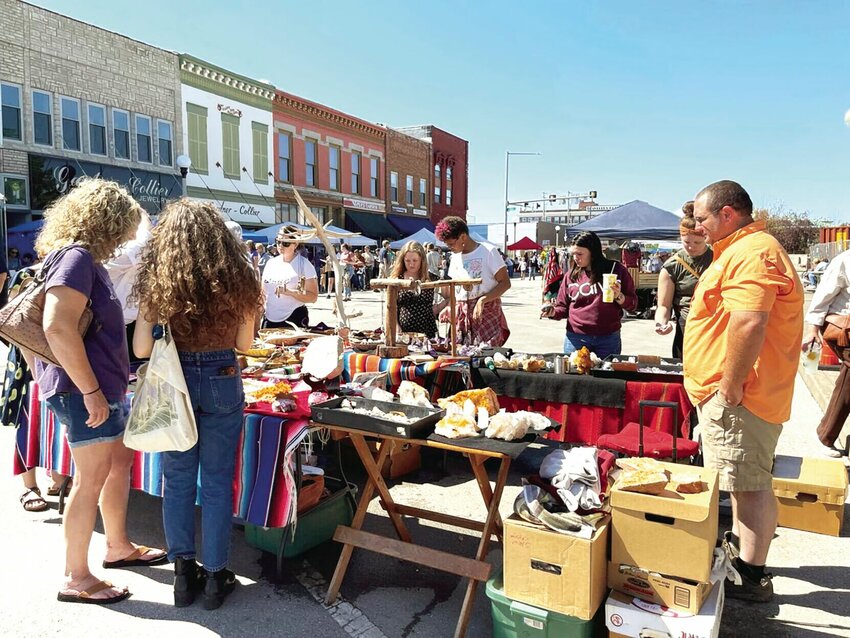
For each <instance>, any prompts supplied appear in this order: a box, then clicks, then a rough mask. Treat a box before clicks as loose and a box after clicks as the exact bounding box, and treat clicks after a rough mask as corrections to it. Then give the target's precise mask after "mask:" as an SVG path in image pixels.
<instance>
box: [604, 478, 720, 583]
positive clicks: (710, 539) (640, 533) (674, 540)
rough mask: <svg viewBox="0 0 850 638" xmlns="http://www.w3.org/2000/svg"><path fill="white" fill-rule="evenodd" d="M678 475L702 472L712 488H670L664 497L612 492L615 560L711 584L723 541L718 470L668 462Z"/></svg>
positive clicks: (660, 495) (613, 490) (616, 490)
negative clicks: (692, 490)
mask: <svg viewBox="0 0 850 638" xmlns="http://www.w3.org/2000/svg"><path fill="white" fill-rule="evenodd" d="M662 465H664V466H665V468H666V469H667V470H668V471H669V472H670V474H671V476H675V475H676V474H681V473H685V472H686V473H688V474H695V473H698V474H699V475H700V476H701V477H702V480H703V482H704V483H705V484H706V486H707V488H708V489H707V490H706V491H704V492H701V493H699V494H679V493H678V492H675V491H673V490H672V489H670V488H669V487H668V489H666V490H665V491H664V492H662V493H661V494H659V495H658V496H654V495H651V494H639V493H637V492H624V491H622V490H619V489H618V488H617V486H616V484H615V485H614V487H613V489H612V490H611V515H612V520H611V560H612V561H613V562H615V563H617V564H623V565H635V566H637V567H640V568H641V569H645V570H647V571H652V572H658V573H659V574H665V575H667V576H674V577H678V578H685V579H688V580H693V581H697V582H703V583H705V582H708V581H709V580H711V563H712V557H713V553H714V545H715V542H716V540H717V518H718V489H717V472H715V471H714V470H710V469H706V468H702V467H690V466H682V465H677V464H674V463H662Z"/></svg>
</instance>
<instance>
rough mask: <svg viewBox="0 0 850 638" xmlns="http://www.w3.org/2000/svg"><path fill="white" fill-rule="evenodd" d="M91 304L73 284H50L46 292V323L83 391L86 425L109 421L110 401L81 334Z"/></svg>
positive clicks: (59, 355) (54, 347)
mask: <svg viewBox="0 0 850 638" xmlns="http://www.w3.org/2000/svg"><path fill="white" fill-rule="evenodd" d="M87 304H88V297H86V295H84V294H83V293H82V292H80V291H79V290H75V289H74V288H71V287H69V286H54V287H52V288H50V289H49V290H48V291H47V292H46V293H45V296H44V315H43V323H42V327H43V328H44V336H45V337H46V338H47V343H48V345H49V346H50V349H51V350H52V351H53V355H54V356H55V357H56V360H57V361H58V362H59V365H60V367H61V368H63V369H64V370H65V372H66V374H67V375H68V377H69V378H70V379H71V381H72V382H73V384H74V385H75V386H76V387H77V389H78V390H79V391H80V393H81V394H82V395H83V402H84V403H85V406H86V410H88V413H89V418H88V419H86V425H88V426H89V427H93V428H94V427H97V426H99V425H101V424H102V423H103V422H104V421H106V419H107V417H108V416H109V404H108V403H107V402H106V397H105V396H104V395H103V392H102V391H101V390H100V383H99V382H98V380H97V377H96V376H95V374H94V370H92V367H91V363H89V358H88V355H87V354H86V347H85V345H84V344H83V338H82V337H81V336H80V331H79V325H80V317H81V316H82V314H83V310H85V308H86V305H87Z"/></svg>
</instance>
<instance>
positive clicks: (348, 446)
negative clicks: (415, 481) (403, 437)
mask: <svg viewBox="0 0 850 638" xmlns="http://www.w3.org/2000/svg"><path fill="white" fill-rule="evenodd" d="M366 444H367V445H368V446H369V449H370V450H371V451H372V456H373V457H375V458H376V459H377V457H378V451H379V450H380V446H382V445H390V446H392V447H391V448H390V455H389V457H387V462H386V463H385V464H384V467H382V468H381V476H383V477H384V478H385V479H387V478H389V479H396V478H399V477H400V476H404V475H406V474H410V473H411V472H415V471H416V470H418V469H419V468H420V467H422V457H421V456H420V446H418V445H411V444H410V443H403V442H401V441H383V442H378V441H375V440H374V439H367V440H366ZM343 445H344V448H343V449H344V450H347V452H346V454H348V455H350V456H349V457H348V458H352V457H354V458H356V456H357V455H356V453H355V451H354V446H353V445H352V443H351V440H350V439H348V438H347V437H346V439H344V441H343ZM354 462H356V463H359V460H358V461H354Z"/></svg>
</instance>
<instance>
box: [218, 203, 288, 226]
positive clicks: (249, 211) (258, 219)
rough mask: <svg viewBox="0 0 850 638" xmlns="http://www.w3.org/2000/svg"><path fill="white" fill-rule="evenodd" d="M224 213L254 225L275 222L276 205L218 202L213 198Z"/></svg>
mask: <svg viewBox="0 0 850 638" xmlns="http://www.w3.org/2000/svg"><path fill="white" fill-rule="evenodd" d="M212 201H213V203H215V205H216V206H218V207H219V209H220V210H221V212H222V213H224V215H225V216H226V217H228V218H230V219H232V220H233V221H235V222H238V223H240V224H249V225H252V226H270V225H271V224H274V222H275V219H274V206H261V205H259V204H246V203H245V202H241V203H240V202H218V201H215V200H212Z"/></svg>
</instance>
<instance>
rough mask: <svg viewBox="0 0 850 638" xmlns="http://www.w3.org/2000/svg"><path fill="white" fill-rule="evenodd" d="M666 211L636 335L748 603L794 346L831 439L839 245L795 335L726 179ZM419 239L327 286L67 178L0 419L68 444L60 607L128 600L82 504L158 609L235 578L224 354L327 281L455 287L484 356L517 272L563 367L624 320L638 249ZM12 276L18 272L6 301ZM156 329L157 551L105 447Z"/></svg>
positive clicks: (422, 313) (303, 312)
mask: <svg viewBox="0 0 850 638" xmlns="http://www.w3.org/2000/svg"><path fill="white" fill-rule="evenodd" d="M683 212H684V217H683V218H682V220H681V223H680V233H681V241H682V249H681V250H679V251H678V252H676V253H674V254H673V255H672V256H670V257H669V258H668V259H667V260H665V261H664V263H662V264H661V268H660V270H659V285H658V306H657V310H656V313H655V324H656V331H657V332H658V334H661V335H666V334H669V333H671V332H674V331H675V338H674V345H673V353H674V356H677V357H681V358H683V360H684V373H685V389H686V391H687V393H688V395H689V397H690V399H691V401H692V403H693V404H694V406H696V408H697V412H698V416H699V428H700V431H701V437H702V445H703V455H704V458H705V464H706V466H707V467H711V468H714V469H716V470H717V471H718V473H719V476H720V488H721V489H723V490H726V491H728V492H730V494H731V497H732V507H733V528H732V530H731V531H730V532H729V533H727V534H726V536H725V537H724V541H723V548H724V550H725V551H726V552H727V554H728V555H729V557H730V560H731V561H732V565H733V567H734V569H735V570H736V571H737V572H738V574H739V576H740V579H739V581H740V582H738V583H737V584H732V585H729V584H728V583H727V595H729V596H732V597H737V598H743V599H746V600H753V601H765V600H769V599H770V597H771V596H772V583H771V580H770V575H769V574H768V573H767V572H766V571H765V563H766V559H767V555H768V549H769V547H770V542H771V539H772V536H773V530H774V529H775V527H776V516H777V513H776V502H775V499H774V498H773V496H772V491H771V465H772V462H773V455H774V451H775V448H776V444H777V440H778V438H779V434H780V432H781V430H782V425H781V424H782V423H783V422H784V421H786V420H787V419H788V417H789V414H790V405H791V396H792V393H793V385H794V378H795V375H796V371H797V362H798V356H799V349H800V348H803V349H805V348H807V347H811V344H812V343H818V344H823V343H826V344H827V345H829V346H830V347H832V348H833V349H834V350H835V351H836V352H837V353H838V355H839V357H840V358H841V359H842V361H843V363H844V365H843V366H842V368H841V373H840V375H839V378H838V382H837V383H836V387H835V391H834V393H833V396H832V399H831V401H830V404H829V408H828V409H827V412H826V414H825V415H824V417H823V420H822V422H821V424H820V426H819V428H818V435H819V437H820V439H821V441H822V442H823V443H824V445H826V446H830V447H831V446H833V444H834V441H835V438H836V437H837V435H838V432H839V430H840V429H841V427H842V426H843V424H844V422H845V420H846V418H847V416H848V415H850V399H848V396H850V393H848V391H847V386H848V384H850V376H848V372H847V369H848V366H850V345H848V344H850V251H848V252H846V253H843V254H842V255H840V256H839V257H837V258H835V259H834V260H832V261H831V262H830V263H829V264H828V265H827V266H826V267H824V268H822V269H821V271H820V274H821V279H820V284H819V286H818V288H817V291H816V292H815V295H814V298H813V300H812V303H811V306H810V308H809V311H808V314H806V315H805V322H806V328H805V332H804V331H803V323H804V322H803V287H802V283H801V281H800V278H799V276H798V275H797V274H796V272H795V270H794V265H793V263H792V262H791V260H790V259H789V257H788V255H787V254H786V253H785V251H784V250H783V248H782V247H781V246H780V245H779V243H778V242H777V241H776V239H775V238H773V237H772V236H771V235H770V234H768V233H767V232H766V231H765V225H764V222H761V221H755V220H754V219H753V217H752V201H751V200H750V197H749V195H748V194H747V192H746V191H745V190H744V189H743V187H741V186H740V185H739V184H737V183H735V182H731V181H722V182H716V183H714V184H711V185H709V186H707V187H706V188H704V189H703V190H701V191H700V192H699V193H698V194H697V196H696V197H695V199H694V200H693V201H691V202H688V203H687V204H685V206H683ZM240 232H241V229H240ZM435 235H436V238H437V239H438V240H439V241H440V242H442V244H444V245H445V246H447V247H448V251H449V254H448V255H446V254H444V253H442V252H441V251H440V250H439V249H438V248H437V247H436V246H435V245H433V244H426V245H422V244H420V243H417V242H408V243H407V244H405V245H404V246H403V247H402V248H401V249H399V250H398V251H397V252H395V251H393V250H392V249H391V248H390V245H389V243H388V242H383V244H382V245H381V248H380V249H379V250H378V251H377V253H372V251H371V249H370V248H368V247H367V248H364V249H363V250H362V251H359V250H357V251H355V250H352V248H351V247H350V246H349V245H347V244H345V243H343V244H342V246H341V247H340V252H339V256H338V258H339V262H340V265H341V267H342V274H343V281H342V282H335V277H336V272H335V270H334V269H333V268H332V267H330V264H331V260H329V259H328V260H326V261H325V262H324V263H323V265H321V266H320V267H319V268H318V269H317V267H316V265H315V264H314V263H313V262H312V261H311V259H309V258H308V256H307V255H305V254H304V253H303V250H302V249H303V246H302V239H301V237H302V235H301V234H300V233H299V231H298V230H297V229H296V228H295V227H290V226H283V227H282V228H281V229H280V231H279V232H278V234H277V237H276V239H275V242H274V244H273V245H271V246H269V247H268V249H267V247H266V246H264V245H262V244H256V245H255V244H252V243H247V244H246V243H245V242H242V241H241V235H240V234H239V233H237V232H235V229H233V228H232V225H230V223H228V222H225V221H224V218H223V217H222V215H221V214H220V213H219V211H218V210H217V209H216V208H215V206H214V205H213V204H211V203H204V202H197V201H191V200H188V199H181V200H178V201H176V202H172V203H170V204H169V205H168V206H167V207H166V209H165V210H164V211H163V213H162V215H161V216H160V218H159V220H158V223H157V224H156V226H154V227H152V225H151V223H150V220H149V219H148V218H147V215H146V214H145V213H144V211H143V210H142V209H141V207H140V206H139V205H138V203H137V202H136V201H135V200H134V199H133V198H132V197H131V196H130V195H129V194H128V193H127V192H126V191H125V190H124V189H123V188H121V187H120V186H118V185H117V184H115V183H114V182H109V181H104V180H101V179H87V180H82V181H81V183H80V184H79V185H78V186H77V187H76V188H74V189H73V190H72V191H70V192H69V193H68V194H66V195H65V196H63V197H62V198H61V199H59V200H57V201H56V202H55V203H54V204H53V205H51V206H50V207H49V208H48V210H46V211H45V223H44V227H43V230H42V231H41V233H40V234H39V236H38V239H37V241H36V244H35V250H36V252H37V254H38V256H39V258H40V266H41V268H42V269H43V272H44V273H45V277H46V279H45V289H46V302H45V307H44V331H45V335H46V337H47V339H48V342H49V344H50V347H51V348H52V350H53V352H54V353H55V356H56V358H57V360H58V362H59V364H60V365H53V364H48V363H44V362H43V361H42V360H40V359H35V360H32V359H29V358H28V354H27V353H26V352H21V351H19V350H18V349H17V348H14V347H12V348H11V349H10V353H9V362H8V365H7V372H6V380H5V382H4V399H5V400H4V403H3V419H4V421H3V423H4V424H14V425H17V426H18V427H19V429H22V430H25V429H26V421H27V416H26V413H25V410H24V409H23V404H24V401H23V396H22V395H23V394H24V392H22V391H21V390H20V389H21V388H23V387H25V385H26V383H27V380H28V379H29V376H28V375H29V374H32V375H33V376H34V377H35V379H36V381H37V382H38V385H39V389H40V392H41V396H42V397H43V398H44V400H45V401H46V402H47V405H48V406H49V408H50V409H51V410H52V411H53V413H54V414H55V415H56V417H57V418H58V419H59V421H61V422H62V423H63V424H64V425H65V426H66V429H67V439H68V445H69V447H70V449H71V453H72V456H73V461H74V465H75V468H76V471H75V475H74V479H73V489H72V490H71V493H70V496H69V501H68V506H67V509H66V512H65V518H64V535H65V548H66V551H65V566H64V581H63V582H62V584H61V586H60V588H59V593H58V599H59V600H60V601H66V602H84V603H90V604H110V603H115V602H118V601H120V600H123V599H125V598H126V597H127V596H129V591H128V589H127V588H126V587H123V586H120V585H113V584H112V583H111V582H109V581H107V580H104V579H103V578H101V577H100V576H99V575H95V574H94V573H93V572H92V570H91V568H90V565H89V559H88V554H89V544H90V540H91V536H92V532H93V528H94V521H95V517H96V512H97V510H98V507H99V508H100V511H101V515H102V517H103V521H104V530H105V533H106V540H107V552H106V555H105V556H104V558H103V563H102V567H103V568H104V569H114V568H121V567H127V566H149V565H155V564H159V563H162V562H164V561H166V560H167V561H170V562H171V563H173V564H174V581H173V590H174V604H175V605H177V606H186V605H189V604H191V603H192V602H193V601H194V600H195V598H196V597H199V596H200V597H201V598H202V599H203V604H204V606H205V607H206V608H208V609H215V608H217V607H219V606H220V605H221V604H222V603H223V601H224V599H225V598H226V596H227V595H228V594H229V593H230V592H232V591H233V589H234V587H235V584H236V581H235V577H234V575H233V573H232V572H231V571H230V570H229V569H228V561H229V548H230V540H229V539H230V530H231V502H232V477H233V471H234V458H235V448H236V446H237V443H238V439H239V433H240V429H241V424H242V406H243V401H244V396H243V390H242V384H241V381H240V376H239V369H238V364H237V362H236V357H235V353H234V349H236V348H239V349H242V350H245V349H248V348H249V347H250V346H251V343H252V340H253V338H254V336H255V334H256V331H257V329H258V328H259V327H260V326H262V327H266V328H276V327H280V326H285V325H290V324H294V325H296V326H308V325H310V317H309V306H310V304H312V303H315V302H316V301H317V299H318V297H319V294H320V293H321V292H322V291H324V292H325V294H330V291H331V290H333V289H335V287H336V286H337V284H339V285H340V286H341V288H342V290H343V298H344V299H346V300H347V299H350V298H351V293H352V290H357V289H358V288H359V287H362V288H364V289H368V287H369V281H370V279H372V278H373V277H382V278H383V277H390V278H397V279H409V280H417V281H420V282H424V281H435V280H443V279H449V280H452V281H453V282H459V285H457V286H456V295H457V307H456V318H455V321H456V324H455V328H456V334H457V336H458V338H459V340H461V341H463V342H464V343H470V344H479V345H489V346H493V347H497V346H501V345H503V344H505V342H506V341H507V339H508V337H509V335H510V328H509V326H508V323H507V319H506V317H505V313H504V311H503V309H502V297H503V295H504V294H505V293H506V292H507V291H508V290H509V289H510V288H511V274H512V271H513V272H514V273H516V272H517V271H518V272H519V276H520V278H521V279H522V278H524V277H525V275H528V276H529V277H535V276H537V274H540V275H541V276H542V282H541V283H542V288H543V305H542V309H541V315H542V316H543V317H547V318H549V319H551V320H555V321H557V320H564V321H565V336H564V345H563V351H564V352H565V353H571V352H574V351H575V350H577V349H579V348H582V347H587V348H588V349H589V350H590V351H592V352H594V353H596V354H597V355H598V356H599V357H600V358H604V357H606V356H608V355H611V354H619V353H620V352H621V350H622V339H621V334H620V333H621V327H622V321H623V318H624V316H625V314H626V313H627V312H629V311H633V310H634V309H635V308H636V306H637V303H638V300H637V295H636V286H635V282H634V281H633V279H632V276H631V274H630V271H629V268H630V267H635V266H634V265H633V264H639V263H640V260H641V259H642V256H641V254H640V250H639V248H638V250H637V254H635V249H634V247H632V246H630V245H627V246H625V247H623V248H622V253H620V254H619V256H620V257H622V261H621V260H618V259H615V258H612V254H611V253H608V254H606V252H605V250H604V249H603V246H602V242H601V241H600V239H599V237H598V236H597V235H596V234H594V233H589V232H585V233H580V234H578V235H576V236H575V237H574V238H572V240H571V242H570V245H569V246H568V247H566V248H565V249H564V250H559V249H556V248H554V247H549V248H548V249H546V250H544V251H541V252H540V253H537V252H533V253H529V254H522V255H519V256H518V257H517V259H515V260H514V259H511V258H506V257H505V256H503V255H502V254H501V253H500V251H498V249H496V248H493V247H488V246H486V245H484V244H481V243H479V242H478V241H476V240H475V239H474V238H473V237H472V236H471V233H470V230H469V227H468V226H467V224H466V222H465V221H464V220H463V219H461V218H459V217H447V218H445V219H443V220H442V221H441V222H440V223H439V224H438V225H437V227H436V229H435ZM626 253H630V254H629V255H628V258H627V257H626ZM623 262H626V263H625V264H624V263H623ZM709 266H710V267H709ZM32 272H33V271H32V268H23V267H21V268H19V270H18V272H16V273H15V276H14V278H13V281H12V282H11V283H12V288H13V289H14V288H15V287H16V286H18V285H19V284H20V282H21V279H22V278H23V277H25V276H31V275H32ZM320 273H321V282H320V278H319V274H320ZM464 280H473V281H469V282H468V283H465V284H464V283H462V282H464ZM446 304H447V301H446V295H444V294H440V288H433V287H427V288H417V287H414V288H411V289H409V290H403V291H402V292H400V293H399V295H398V324H399V329H400V330H401V331H404V332H418V333H423V334H425V335H427V336H428V337H432V338H433V337H435V336H436V335H437V332H438V330H437V327H438V322H442V323H445V322H447V321H449V318H450V312H449V309H448V308H447V307H446ZM86 308H90V309H91V311H92V312H93V316H94V321H93V325H94V326H95V328H94V329H89V330H88V331H87V332H86V333H85V334H84V335H83V336H81V335H80V332H79V330H78V324H79V321H80V318H81V316H82V314H83V312H84V310H85V309H86ZM164 332H168V333H170V336H171V337H172V338H173V340H174V342H175V344H176V346H177V349H178V351H179V356H180V361H181V365H182V370H183V374H184V376H185V378H186V379H187V386H188V387H189V391H190V398H191V403H192V406H193V408H194V410H195V416H196V420H197V424H198V435H199V443H198V444H197V445H196V446H194V447H193V448H191V449H190V450H188V451H186V452H168V453H165V454H164V464H163V472H164V477H165V487H164V496H163V510H162V511H163V525H164V528H165V536H166V542H167V547H166V548H165V549H164V550H163V549H156V548H149V547H145V546H143V545H137V544H135V543H133V542H132V541H131V539H130V535H129V534H128V530H127V528H126V515H127V503H128V492H129V472H130V465H131V463H132V458H133V455H132V452H131V451H130V450H128V449H127V448H126V447H125V446H124V444H123V432H124V427H125V423H126V418H127V413H128V402H127V399H126V396H127V388H128V379H129V374H130V361H131V355H132V356H133V357H134V358H145V357H147V356H149V355H150V353H151V351H152V349H153V346H154V343H155V341H156V340H157V339H158V338H161V337H162V335H163V334H164ZM128 344H132V350H131V349H130V348H129V346H128ZM15 388H17V389H18V391H16V392H14V394H13V390H15ZM16 398H17V400H15V399H16ZM10 399H11V400H10ZM833 449H834V448H833ZM199 470H200V476H201V483H200V492H198V486H197V477H198V474H199ZM63 478H64V477H61V476H57V475H54V476H53V477H52V479H53V485H52V486H51V487H50V488H49V489H48V495H51V494H55V493H56V492H57V491H58V490H61V489H63V487H62V479H63ZM23 480H24V489H25V492H24V494H23V496H22V497H21V502H22V504H23V506H24V508H25V509H27V510H28V511H40V510H42V509H44V508H46V502H45V500H44V498H43V497H42V494H41V491H40V489H39V488H38V486H37V484H36V483H35V476H34V474H32V473H30V472H28V473H27V474H25V475H24V479H23ZM199 493H200V504H201V512H202V514H201V519H200V521H201V523H200V525H201V530H200V531H201V534H200V538H201V541H200V544H199V545H197V546H196V541H195V535H196V534H195V532H196V530H195V516H194V510H195V502H196V499H197V498H198V494H199Z"/></svg>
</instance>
